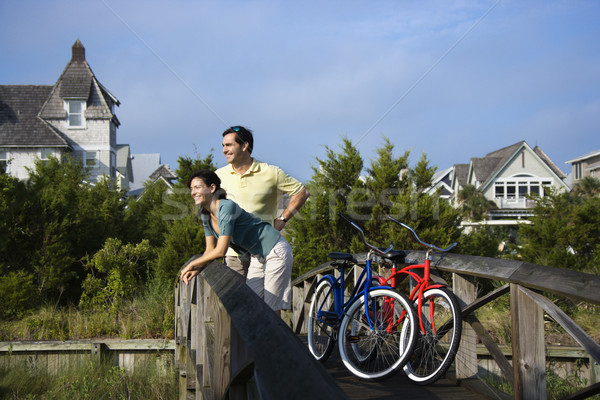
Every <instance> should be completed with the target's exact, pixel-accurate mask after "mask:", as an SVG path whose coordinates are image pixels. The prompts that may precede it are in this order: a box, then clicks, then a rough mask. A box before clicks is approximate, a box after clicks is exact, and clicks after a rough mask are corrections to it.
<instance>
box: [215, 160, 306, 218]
mask: <svg viewBox="0 0 600 400" xmlns="http://www.w3.org/2000/svg"><path fill="white" fill-rule="evenodd" d="M216 173H217V175H218V176H219V178H220V179H221V187H222V188H223V189H225V191H226V192H227V198H228V199H231V200H233V201H235V202H236V203H237V204H238V205H239V206H240V207H242V208H243V209H244V210H246V211H248V212H250V213H252V214H254V215H256V216H257V217H259V218H260V219H262V220H263V221H265V222H268V223H269V224H271V225H273V221H274V220H275V218H277V216H278V215H277V206H278V205H279V201H280V200H281V197H282V196H283V195H284V194H288V195H290V196H293V195H295V194H296V193H298V192H299V191H300V190H302V188H303V187H304V186H303V185H302V183H300V181H298V180H297V179H295V178H292V177H291V176H289V175H288V174H286V173H285V172H283V170H282V169H281V168H279V167H276V166H274V165H270V164H267V163H264V162H260V161H257V160H253V161H252V165H251V166H250V168H249V169H248V171H246V173H244V174H243V175H241V174H238V173H237V172H235V171H234V170H233V167H232V166H231V164H227V165H226V166H224V167H222V168H219V169H218V170H217V171H216Z"/></svg>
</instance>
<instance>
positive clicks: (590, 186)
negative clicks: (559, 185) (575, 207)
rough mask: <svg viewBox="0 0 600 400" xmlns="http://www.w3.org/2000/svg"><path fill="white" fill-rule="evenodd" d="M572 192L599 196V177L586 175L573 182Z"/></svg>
mask: <svg viewBox="0 0 600 400" xmlns="http://www.w3.org/2000/svg"><path fill="white" fill-rule="evenodd" d="M573 193H574V194H576V195H578V196H596V197H597V196H600V179H597V178H594V177H593V176H586V177H585V178H582V179H581V180H580V181H579V182H577V183H576V184H575V187H574V188H573Z"/></svg>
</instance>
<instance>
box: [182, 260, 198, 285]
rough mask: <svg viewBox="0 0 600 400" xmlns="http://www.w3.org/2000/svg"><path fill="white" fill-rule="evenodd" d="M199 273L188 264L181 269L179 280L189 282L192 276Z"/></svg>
mask: <svg viewBox="0 0 600 400" xmlns="http://www.w3.org/2000/svg"><path fill="white" fill-rule="evenodd" d="M199 273H200V271H199V270H197V269H194V267H193V266H191V265H188V266H187V267H185V268H184V269H182V270H181V280H182V281H183V283H185V284H186V285H187V284H188V283H190V281H191V280H192V278H193V277H195V276H196V275H198V274H199Z"/></svg>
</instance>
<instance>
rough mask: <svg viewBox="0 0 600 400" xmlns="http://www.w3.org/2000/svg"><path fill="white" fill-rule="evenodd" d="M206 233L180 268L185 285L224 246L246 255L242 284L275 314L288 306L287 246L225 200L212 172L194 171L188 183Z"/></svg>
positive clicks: (289, 266) (273, 231) (269, 228)
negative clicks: (199, 249) (197, 252)
mask: <svg viewBox="0 0 600 400" xmlns="http://www.w3.org/2000/svg"><path fill="white" fill-rule="evenodd" d="M188 186H189V187H190V191H191V194H192V197H193V198H194V202H195V203H196V205H198V206H200V207H201V219H202V225H203V226H204V235H205V237H206V251H205V252H204V254H202V256H200V257H199V258H196V259H194V260H192V261H191V262H190V263H189V264H188V265H187V266H186V267H185V268H184V269H183V270H182V271H181V280H182V281H183V282H185V283H186V284H187V283H188V282H189V281H190V279H192V278H193V277H194V276H196V275H198V273H199V272H200V271H201V270H202V269H203V268H204V267H205V266H206V265H208V264H209V263H210V262H211V261H213V260H216V259H219V258H222V257H224V256H225V253H226V252H227V248H228V247H230V246H231V247H232V248H233V249H234V250H235V251H236V252H238V253H240V254H249V255H250V256H251V260H250V267H249V269H248V278H247V282H246V283H247V284H248V286H250V288H252V290H254V292H256V294H258V295H259V297H261V298H262V299H263V300H264V301H265V302H266V303H267V304H268V305H269V306H270V307H271V308H272V309H273V310H274V311H275V312H277V314H280V313H281V310H282V309H287V308H290V305H291V276H292V264H293V256H292V248H291V247H290V245H289V243H288V242H287V241H286V240H285V239H284V238H283V236H281V234H280V233H279V231H278V230H276V229H275V228H273V227H272V226H271V225H269V224H268V223H266V222H263V221H262V220H261V219H259V218H257V217H255V216H254V215H252V214H250V213H248V212H246V211H244V210H243V209H242V208H240V206H238V205H237V204H236V203H235V202H233V201H231V200H228V199H226V198H225V197H226V193H225V191H224V190H223V189H221V180H220V179H219V177H218V176H217V174H215V173H214V172H212V171H209V170H201V171H197V172H195V173H194V174H193V175H192V177H191V178H190V180H189V182H188Z"/></svg>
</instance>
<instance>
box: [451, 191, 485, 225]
mask: <svg viewBox="0 0 600 400" xmlns="http://www.w3.org/2000/svg"><path fill="white" fill-rule="evenodd" d="M457 200H458V203H459V204H460V210H461V214H462V216H463V217H464V218H466V219H468V220H470V221H474V222H476V221H481V220H482V219H484V218H485V217H486V216H487V214H488V212H489V211H490V210H492V209H493V207H494V206H493V205H492V204H491V203H490V201H489V200H488V199H486V198H485V196H484V195H483V193H481V191H479V190H477V188H475V186H473V185H471V184H468V185H465V186H463V188H462V189H461V190H460V191H459V192H458V196H457Z"/></svg>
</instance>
